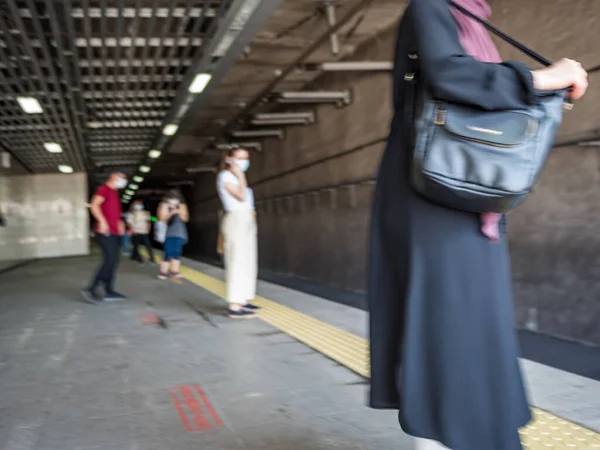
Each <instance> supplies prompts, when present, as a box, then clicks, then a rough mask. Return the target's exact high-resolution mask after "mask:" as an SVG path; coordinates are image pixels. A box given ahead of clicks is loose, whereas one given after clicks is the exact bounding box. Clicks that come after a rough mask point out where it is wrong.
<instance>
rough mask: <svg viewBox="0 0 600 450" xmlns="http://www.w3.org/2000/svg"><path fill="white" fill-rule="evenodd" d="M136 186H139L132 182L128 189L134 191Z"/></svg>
mask: <svg viewBox="0 0 600 450" xmlns="http://www.w3.org/2000/svg"><path fill="white" fill-rule="evenodd" d="M137 188H139V186H138V185H137V184H133V183H132V184H130V185H129V189H131V190H133V191H135V190H136V189H137Z"/></svg>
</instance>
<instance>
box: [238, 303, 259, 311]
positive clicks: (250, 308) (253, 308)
mask: <svg viewBox="0 0 600 450" xmlns="http://www.w3.org/2000/svg"><path fill="white" fill-rule="evenodd" d="M242 308H244V309H247V310H248V311H258V310H259V309H260V306H256V305H253V304H252V303H246V304H245V305H244V306H242Z"/></svg>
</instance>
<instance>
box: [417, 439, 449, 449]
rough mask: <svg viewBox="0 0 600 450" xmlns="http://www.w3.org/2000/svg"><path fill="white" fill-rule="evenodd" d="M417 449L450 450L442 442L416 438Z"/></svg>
mask: <svg viewBox="0 0 600 450" xmlns="http://www.w3.org/2000/svg"><path fill="white" fill-rule="evenodd" d="M415 450H448V449H447V448H446V447H444V446H443V445H442V444H440V443H439V442H436V441H430V440H429V439H421V438H415Z"/></svg>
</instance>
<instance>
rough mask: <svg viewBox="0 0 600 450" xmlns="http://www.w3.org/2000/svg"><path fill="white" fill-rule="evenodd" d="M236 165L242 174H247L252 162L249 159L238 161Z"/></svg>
mask: <svg viewBox="0 0 600 450" xmlns="http://www.w3.org/2000/svg"><path fill="white" fill-rule="evenodd" d="M235 163H236V164H237V166H238V167H239V168H240V170H241V171H242V172H246V171H247V170H248V167H250V161H249V160H248V159H236V160H235Z"/></svg>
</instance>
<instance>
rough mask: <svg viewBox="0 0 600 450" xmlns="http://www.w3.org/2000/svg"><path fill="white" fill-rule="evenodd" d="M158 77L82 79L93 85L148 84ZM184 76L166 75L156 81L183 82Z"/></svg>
mask: <svg viewBox="0 0 600 450" xmlns="http://www.w3.org/2000/svg"><path fill="white" fill-rule="evenodd" d="M157 78H158V77H157V75H155V74H153V75H128V76H127V75H116V76H115V75H105V76H102V75H94V76H85V77H81V82H82V83H84V84H93V83H127V82H132V83H136V82H137V83H139V82H142V83H148V82H149V81H155V80H156V79H157ZM182 80H183V76H181V75H165V76H164V77H162V78H160V79H158V80H156V81H159V82H170V81H178V82H180V81H182Z"/></svg>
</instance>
